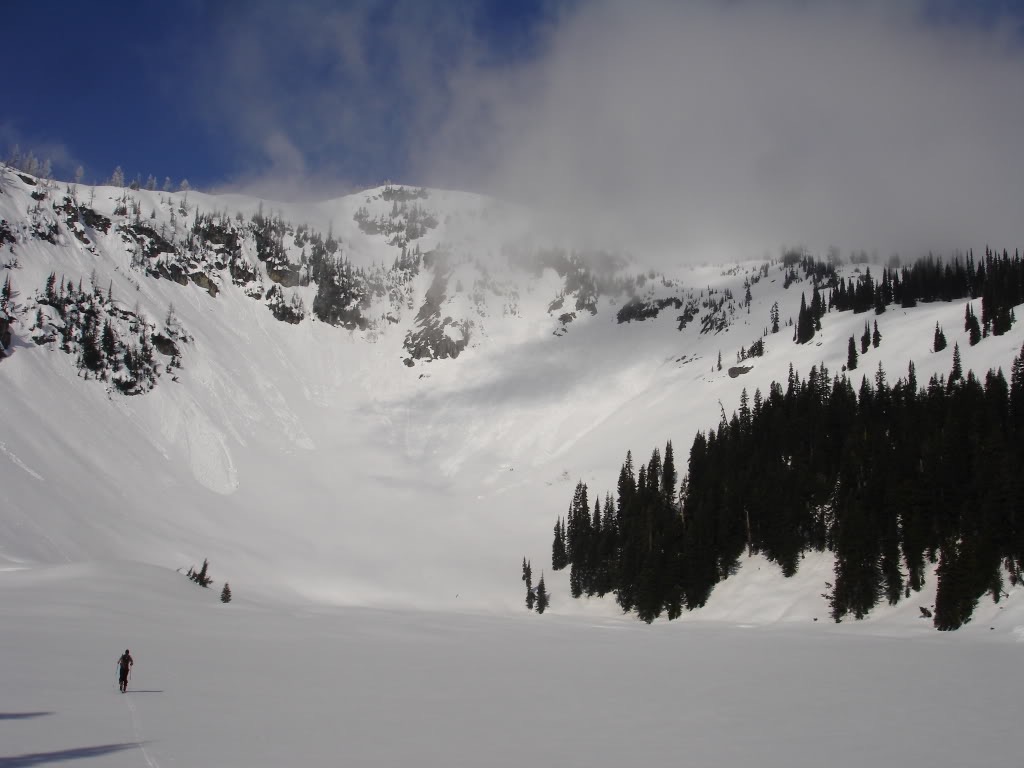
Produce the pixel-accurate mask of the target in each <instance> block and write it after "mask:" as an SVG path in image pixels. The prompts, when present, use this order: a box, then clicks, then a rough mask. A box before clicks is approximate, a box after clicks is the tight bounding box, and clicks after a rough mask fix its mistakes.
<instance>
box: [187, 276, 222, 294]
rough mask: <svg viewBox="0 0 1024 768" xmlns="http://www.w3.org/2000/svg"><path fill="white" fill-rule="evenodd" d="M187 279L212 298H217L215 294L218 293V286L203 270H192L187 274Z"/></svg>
mask: <svg viewBox="0 0 1024 768" xmlns="http://www.w3.org/2000/svg"><path fill="white" fill-rule="evenodd" d="M189 279H191V280H192V282H193V283H195V284H196V285H198V286H199V287H200V288H202V289H203V290H205V291H206V292H207V293H209V294H210V296H212V297H213V298H217V294H218V293H220V287H219V286H218V285H217V283H216V282H215V281H214V280H213V279H212V278H211V277H210V276H209V275H208V274H206V273H205V272H193V273H192V274H190V275H189Z"/></svg>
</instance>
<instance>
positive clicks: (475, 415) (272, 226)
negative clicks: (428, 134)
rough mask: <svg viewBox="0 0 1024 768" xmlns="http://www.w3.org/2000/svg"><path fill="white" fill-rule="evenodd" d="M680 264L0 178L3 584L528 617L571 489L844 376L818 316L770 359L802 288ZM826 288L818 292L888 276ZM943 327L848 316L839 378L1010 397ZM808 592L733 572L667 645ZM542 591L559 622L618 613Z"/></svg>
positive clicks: (516, 232) (815, 612)
mask: <svg viewBox="0 0 1024 768" xmlns="http://www.w3.org/2000/svg"><path fill="white" fill-rule="evenodd" d="M971 245H973V246H975V248H979V249H980V248H983V247H984V245H985V244H984V243H977V244H971ZM1001 245H1002V244H1000V246H1001ZM697 261H699V259H698V260H696V261H695V260H694V259H693V258H692V255H690V254H680V260H679V264H678V265H675V266H672V267H670V268H669V267H665V266H663V265H662V266H655V267H654V268H651V267H650V266H649V265H648V264H646V262H645V254H644V253H643V252H642V250H638V251H637V252H634V253H618V252H610V251H601V250H598V249H594V248H588V249H586V250H583V249H578V248H574V247H573V244H572V243H571V242H568V241H564V240H560V239H559V238H557V237H555V236H553V235H552V236H548V235H541V234H538V233H537V231H535V230H534V229H533V228H532V226H531V217H530V214H529V212H528V211H525V210H522V209H519V208H516V207H513V206H510V205H506V204H502V203H499V202H497V201H494V200H490V199H487V198H484V197H480V196H476V195H471V194H467V193H458V192H445V191H437V190H425V189H412V188H408V187H401V186H392V185H387V186H384V187H380V188H377V189H373V190H368V191H366V192H363V193H359V194H357V195H352V196H348V197H344V198H340V199H337V200H331V201H326V202H323V203H320V204H315V205H304V206H300V205H289V204H279V203H274V202H270V201H260V200H253V199H246V198H241V197H238V196H210V195H205V194H201V193H198V192H195V191H189V192H175V193H169V192H159V191H155V190H145V189H138V190H132V189H121V188H113V187H96V188H91V187H83V186H76V185H68V184H64V183H57V182H52V181H45V180H42V179H37V178H34V177H31V176H28V175H25V174H22V173H18V172H16V171H15V170H13V169H10V168H6V167H4V168H0V266H2V267H3V270H2V275H0V279H4V280H6V279H9V281H10V286H11V288H10V292H11V296H10V299H9V301H8V302H7V305H8V310H7V316H8V317H9V319H10V322H9V324H8V323H7V322H4V325H5V326H7V328H6V330H7V331H8V332H9V334H10V338H9V342H10V343H9V345H7V349H6V350H5V351H6V357H5V358H4V359H3V360H0V380H2V381H3V387H2V393H0V420H2V423H3V425H4V426H3V431H2V434H0V453H2V456H0V484H2V490H3V499H4V501H3V509H2V512H0V566H2V567H5V568H20V567H28V566H34V565H41V564H59V563H77V562H81V561H111V560H137V561H141V562H143V563H148V564H152V565H157V566H160V567H164V568H170V569H175V568H181V569H182V570H184V569H187V568H188V567H189V566H192V565H198V564H199V563H201V562H202V560H203V559H204V558H208V559H209V562H210V568H211V572H212V574H213V576H214V578H215V579H216V580H217V581H218V582H220V581H223V580H227V581H230V582H231V584H232V588H233V589H234V590H235V591H236V593H242V594H245V593H248V594H250V595H260V594H262V595H268V596H269V595H277V596H279V597H286V598H289V599H295V598H296V596H301V597H303V598H306V599H309V600H313V601H317V602H321V603H331V604H347V605H373V606H383V605H414V606H419V607H430V608H436V607H446V608H458V609H472V610H480V609H486V610H496V611H502V612H505V611H510V612H511V611H514V612H518V611H522V610H523V607H522V604H523V595H522V585H521V582H520V580H519V578H518V576H519V571H518V566H519V563H520V561H521V559H522V558H523V557H524V556H525V557H527V558H529V559H530V560H531V561H532V563H533V564H534V571H535V572H536V571H539V570H540V569H541V568H542V567H546V565H545V564H547V565H549V564H550V556H551V549H550V547H551V525H552V522H553V521H554V519H555V516H556V515H560V514H563V513H564V511H565V508H566V506H567V505H568V503H569V502H570V500H571V497H572V491H573V487H574V485H575V484H576V482H577V481H579V480H583V481H584V482H587V483H588V484H591V485H592V486H593V487H594V488H597V489H601V490H602V491H603V490H604V489H608V488H611V487H612V486H613V483H614V478H615V473H616V472H617V471H618V467H619V465H620V463H621V461H622V458H623V455H624V453H625V450H626V449H627V448H629V449H632V450H633V451H634V452H635V453H636V455H638V456H645V455H646V454H648V453H649V452H650V451H651V449H652V448H654V447H656V446H659V445H664V444H665V442H666V441H667V440H674V441H675V444H676V447H677V450H679V449H680V448H681V447H686V448H688V446H689V443H690V441H691V439H692V437H693V435H694V433H695V432H696V431H698V430H706V429H708V428H710V427H713V426H715V425H716V424H717V423H718V421H719V419H720V417H721V414H722V412H723V411H724V412H726V413H731V412H732V411H734V410H735V409H736V408H737V407H738V405H739V402H740V397H741V392H742V391H743V390H744V389H746V390H748V391H749V392H751V393H752V392H753V391H754V390H755V388H760V389H761V390H762V391H765V392H767V390H768V388H769V385H770V383H771V382H772V381H784V380H785V379H786V376H787V373H788V370H789V366H790V365H791V364H792V365H793V366H794V368H795V369H796V370H798V371H800V372H802V373H805V374H806V372H808V371H809V370H810V369H811V368H812V366H815V365H821V364H824V365H826V366H827V367H828V368H829V369H830V370H832V371H838V370H840V369H841V368H842V366H843V365H844V363H845V362H846V360H847V340H848V338H849V337H851V336H857V337H858V338H859V337H860V335H861V333H862V331H863V327H864V320H865V315H863V314H854V313H853V312H851V311H843V312H840V311H835V312H830V313H828V315H827V317H826V318H824V319H823V321H822V323H821V325H822V328H821V330H820V331H819V332H817V333H816V334H815V335H814V338H813V339H812V340H811V341H809V342H808V343H804V344H796V343H794V330H795V329H794V327H793V326H792V325H791V323H796V322H797V320H798V313H799V308H800V305H801V299H802V298H803V299H804V300H806V301H809V300H810V299H811V289H810V282H809V279H808V278H807V277H806V276H805V275H804V273H803V272H802V271H800V269H799V268H798V265H795V264H792V263H791V264H784V263H783V262H782V260H773V261H771V262H760V261H750V262H738V263H733V264H728V265H721V264H704V265H697ZM845 262H846V263H845V264H844V265H843V266H841V267H839V270H840V276H841V277H842V278H843V279H844V280H848V279H849V278H851V277H852V278H858V277H859V276H860V275H862V274H863V273H864V271H865V270H866V269H868V268H872V269H873V270H874V271H875V273H876V274H877V273H878V272H879V271H880V270H881V269H882V267H883V266H884V265H880V264H871V263H868V262H864V263H859V264H851V263H849V260H845ZM748 296H749V298H748ZM968 303H969V302H968V301H967V300H955V301H949V302H947V301H935V302H930V303H919V304H918V305H917V306H916V307H912V308H905V309H904V308H900V307H893V308H890V309H889V311H887V312H885V313H883V314H879V315H877V316H876V315H871V316H870V319H871V321H872V322H874V321H877V324H878V329H879V331H880V334H881V338H882V341H881V343H880V344H879V345H878V346H877V347H875V346H872V347H871V348H870V349H869V350H868V351H867V352H866V353H864V354H863V355H862V358H861V365H860V367H861V368H862V369H863V371H864V372H865V373H866V374H867V375H868V376H869V378H870V376H871V375H872V374H873V372H874V371H875V370H876V369H877V366H878V364H879V363H881V364H882V365H883V366H884V368H885V370H887V371H891V372H897V375H900V374H901V373H902V372H903V371H905V370H906V368H907V364H908V362H909V361H913V362H914V364H915V365H916V367H917V372H918V378H919V379H920V380H922V381H924V380H927V378H928V377H929V376H930V375H931V374H932V373H943V374H946V373H948V372H949V370H950V367H951V365H952V357H953V347H954V343H955V342H957V341H959V350H960V353H961V355H962V358H963V367H964V369H965V370H966V369H968V368H972V369H974V370H975V371H978V372H980V373H982V374H983V373H984V372H985V371H986V370H988V369H989V368H995V367H1000V366H1001V367H1003V368H1004V369H1007V368H1008V366H1009V365H1010V362H1011V361H1012V360H1013V358H1014V356H1015V355H1017V354H1018V353H1019V352H1020V350H1021V345H1022V341H1024V330H1022V328H1024V326H1021V325H1020V324H1019V323H1014V324H1013V325H1012V327H1011V328H1010V329H1009V330H1008V331H1007V332H1005V333H1001V334H1000V335H989V336H987V337H986V338H984V339H982V340H981V342H980V343H978V344H976V345H970V344H969V343H968V342H967V332H966V331H961V329H962V328H963V327H964V315H965V305H966V304H968ZM774 307H777V310H776V309H773V308H774ZM776 311H777V313H778V316H779V319H780V324H781V328H780V330H779V332H778V333H772V331H771V325H772V318H773V314H774V313H775V312H776ZM936 324H939V325H940V326H941V327H942V328H943V329H945V333H946V336H947V338H948V347H947V348H946V349H945V350H943V351H940V352H934V351H933V343H932V342H933V333H934V330H935V327H936ZM0 330H4V329H3V328H0ZM761 343H763V354H760V355H755V356H751V355H750V351H751V347H752V345H753V346H755V347H758V346H760V344H761ZM758 351H759V352H760V351H761V350H760V349H758ZM858 380H859V379H858ZM679 463H680V465H684V464H685V459H684V457H680V459H679ZM830 568H831V567H830V564H829V561H828V558H827V557H826V556H824V555H821V556H818V555H814V556H808V557H807V558H806V559H805V560H804V561H803V564H802V565H801V567H800V571H799V573H798V574H797V575H796V576H795V577H794V578H793V579H790V580H785V579H783V577H782V576H781V574H778V573H777V570H776V568H775V566H773V565H771V564H769V563H767V562H766V561H764V560H762V559H760V558H759V557H756V556H755V557H752V558H750V559H749V560H748V561H747V562H746V564H745V565H744V567H743V568H742V569H741V572H740V573H739V575H737V576H734V577H732V578H731V579H730V580H728V581H726V582H724V583H723V584H722V585H721V586H720V587H719V588H717V589H716V590H715V592H714V593H713V594H712V597H711V600H710V602H709V603H708V605H707V606H706V607H705V608H704V609H702V610H701V611H698V612H695V613H694V614H693V615H694V616H701V615H703V616H706V617H710V618H726V617H727V618H729V619H732V620H740V621H757V622H772V621H778V620H792V621H807V622H809V621H811V620H812V619H818V618H821V619H825V618H826V617H827V607H826V605H825V601H824V598H822V596H821V593H822V590H823V583H824V582H825V581H827V580H828V579H829V576H830ZM547 583H548V586H549V588H550V590H551V591H552V593H553V601H552V606H551V609H550V610H551V611H553V612H562V613H577V612H586V613H597V614H609V615H611V614H615V613H618V609H617V607H616V606H615V604H614V602H613V601H611V600H598V599H596V598H595V599H592V600H584V601H572V600H570V599H569V597H568V589H567V586H566V583H565V578H564V576H563V575H562V574H558V575H553V574H550V573H548V574H547ZM1019 599H1020V596H1019V594H1017V590H1011V595H1010V600H1009V603H1007V604H1008V605H1011V607H1012V606H1013V605H1015V602H1014V601H1015V600H1019ZM927 602H928V600H927V598H922V600H919V601H912V602H908V603H906V604H901V605H900V606H897V607H896V608H892V609H886V610H879V611H878V612H877V616H876V615H875V614H872V619H871V620H872V621H875V620H877V621H883V622H890V623H896V624H907V625H912V624H915V623H916V622H918V621H919V618H918V617H919V613H918V610H919V603H920V604H925V603H927ZM1002 607H1003V606H999V607H996V606H990V607H985V608H983V609H979V611H983V614H982V615H984V616H985V617H986V619H988V618H992V620H993V621H995V620H996V619H997V618H999V617H1000V615H1002V616H1008V615H1010V614H1011V613H1012V612H1011V611H1002ZM1013 615H1016V614H1015V613H1013ZM1006 622H1007V626H1006V629H1008V630H1009V629H1012V628H1013V627H1012V626H1010V624H1011V623H1012V622H1010V620H1009V619H1006ZM1014 626H1015V625H1014Z"/></svg>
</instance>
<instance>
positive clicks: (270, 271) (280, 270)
mask: <svg viewBox="0 0 1024 768" xmlns="http://www.w3.org/2000/svg"><path fill="white" fill-rule="evenodd" d="M267 277H269V278H270V279H271V280H273V281H274V282H275V283H280V284H281V285H283V286H284V287H285V288H294V287H295V286H296V285H298V284H299V268H298V267H296V266H295V265H294V264H289V263H288V262H284V263H280V262H279V263H276V264H271V263H270V262H267Z"/></svg>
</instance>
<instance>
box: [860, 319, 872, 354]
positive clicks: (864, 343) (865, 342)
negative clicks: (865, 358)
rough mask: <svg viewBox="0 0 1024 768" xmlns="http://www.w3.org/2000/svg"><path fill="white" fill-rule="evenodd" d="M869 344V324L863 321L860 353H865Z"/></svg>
mask: <svg viewBox="0 0 1024 768" xmlns="http://www.w3.org/2000/svg"><path fill="white" fill-rule="evenodd" d="M870 346H871V326H869V325H868V324H867V323H864V333H863V334H862V335H861V337H860V353H861V354H862V355H864V354H867V351H868V347H870Z"/></svg>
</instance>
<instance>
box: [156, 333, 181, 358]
mask: <svg viewBox="0 0 1024 768" xmlns="http://www.w3.org/2000/svg"><path fill="white" fill-rule="evenodd" d="M150 341H152V342H153V348H154V349H155V350H156V351H157V352H159V353H160V354H161V355H167V357H177V356H178V355H180V354H181V352H180V351H179V349H178V345H177V344H175V343H174V340H173V339H170V338H168V337H167V336H164V335H163V334H162V333H154V334H153V335H152V336H151V337H150Z"/></svg>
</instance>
